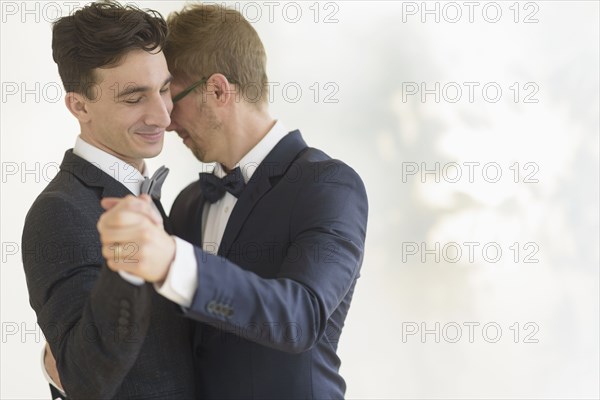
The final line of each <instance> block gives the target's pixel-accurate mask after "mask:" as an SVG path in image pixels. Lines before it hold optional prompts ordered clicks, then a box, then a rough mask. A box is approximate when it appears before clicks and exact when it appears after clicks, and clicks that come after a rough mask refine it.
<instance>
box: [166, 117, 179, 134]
mask: <svg viewBox="0 0 600 400" xmlns="http://www.w3.org/2000/svg"><path fill="white" fill-rule="evenodd" d="M177 129H179V125H178V124H177V120H176V117H175V115H173V114H171V123H170V124H169V126H167V128H166V130H167V131H169V132H172V131H176V130H177Z"/></svg>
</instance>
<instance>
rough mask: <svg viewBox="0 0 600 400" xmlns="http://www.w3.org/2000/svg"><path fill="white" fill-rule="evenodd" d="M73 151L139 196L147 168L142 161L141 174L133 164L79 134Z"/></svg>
mask: <svg viewBox="0 0 600 400" xmlns="http://www.w3.org/2000/svg"><path fill="white" fill-rule="evenodd" d="M73 153H74V154H75V155H77V156H79V157H81V158H83V159H84V160H86V161H87V162H89V163H92V164H93V165H95V166H96V167H97V168H99V169H100V170H101V171H103V172H104V173H106V174H108V175H109V176H112V177H113V179H115V180H117V181H119V182H120V183H121V184H123V186H125V187H126V188H127V189H129V191H130V192H131V193H133V194H134V195H136V196H139V194H140V191H141V187H142V182H143V181H144V176H147V174H148V169H147V168H146V163H144V171H143V173H144V174H143V175H142V174H141V173H140V171H138V170H137V168H135V167H134V166H133V165H131V164H128V163H126V162H125V161H123V160H121V159H120V158H118V157H115V156H113V155H112V154H109V153H107V152H105V151H104V150H100V149H99V148H97V147H96V146H93V145H91V144H89V143H88V142H86V141H85V140H83V139H82V138H81V137H80V136H78V137H77V141H76V142H75V147H73Z"/></svg>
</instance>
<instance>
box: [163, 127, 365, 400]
mask: <svg viewBox="0 0 600 400" xmlns="http://www.w3.org/2000/svg"><path fill="white" fill-rule="evenodd" d="M204 204H205V200H204V196H203V194H202V191H201V190H200V185H199V184H198V183H197V182H196V183H193V184H191V185H190V186H188V187H187V188H186V189H185V190H184V191H183V192H182V193H181V194H180V195H179V197H178V198H177V199H176V200H175V203H174V204H173V208H172V211H171V222H172V223H173V227H174V230H175V234H176V235H178V236H180V237H182V238H183V239H185V240H187V241H189V242H191V243H194V244H196V245H197V246H200V244H201V243H202V229H201V228H202V210H203V207H204ZM367 213H368V204H367V195H366V192H365V187H364V185H363V183H362V180H361V179H360V177H359V176H358V175H357V174H356V172H354V170H352V169H351V168H350V167H348V166H347V165H346V164H344V163H342V162H341V161H339V160H332V159H331V158H330V157H328V156H327V155H326V154H325V153H323V152H322V151H320V150H317V149H314V148H309V147H307V145H306V143H305V142H304V140H302V136H301V135H300V132H299V131H294V132H291V133H289V134H288V135H287V136H286V137H284V138H283V139H282V140H281V141H280V142H279V143H278V144H277V145H276V146H275V148H274V149H273V150H272V151H271V152H270V153H269V154H268V155H267V157H266V158H265V160H264V161H263V162H262V163H261V164H260V165H259V166H258V168H257V169H256V171H255V172H254V174H253V176H252V179H251V180H250V182H249V183H248V185H247V187H246V189H245V190H244V192H243V193H242V194H241V195H240V197H239V199H238V201H237V203H236V205H235V207H234V209H233V210H232V212H231V217H230V218H229V222H228V224H227V226H226V228H225V232H224V234H223V239H222V241H221V244H220V247H219V250H218V256H214V255H211V254H208V253H205V252H203V251H202V249H201V247H196V248H195V253H196V262H197V268H198V288H197V291H196V293H195V296H194V299H193V302H192V305H191V307H190V309H189V311H188V316H189V317H190V318H193V319H195V320H197V321H199V324H198V326H199V329H198V330H197V332H196V335H195V343H194V346H195V352H196V361H197V375H198V378H197V379H198V383H199V385H198V390H199V395H200V396H201V397H205V398H211V399H225V398H227V399H233V398H236V399H266V398H269V399H292V398H294V399H308V398H313V399H339V398H343V397H344V393H345V390H346V384H345V382H344V379H342V377H341V376H340V374H339V367H340V359H339V358H338V356H337V354H336V350H337V344H338V339H339V337H340V334H341V331H342V328H343V326H344V320H345V319H346V315H347V313H348V309H349V307H350V302H351V300H352V294H353V292H354V286H355V284H356V280H357V279H358V276H359V272H360V267H361V264H362V259H363V251H364V242H365V234H366V225H367Z"/></svg>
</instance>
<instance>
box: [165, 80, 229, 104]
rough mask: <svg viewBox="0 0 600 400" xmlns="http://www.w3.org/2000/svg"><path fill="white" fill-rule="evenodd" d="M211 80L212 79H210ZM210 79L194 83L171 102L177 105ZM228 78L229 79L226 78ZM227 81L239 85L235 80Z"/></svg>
mask: <svg viewBox="0 0 600 400" xmlns="http://www.w3.org/2000/svg"><path fill="white" fill-rule="evenodd" d="M209 78H210V77H209ZM209 78H202V79H200V80H199V81H196V82H194V83H192V84H191V85H190V86H188V87H187V88H185V89H183V90H182V91H181V92H179V93H177V95H176V96H175V97H173V98H172V99H171V101H172V102H173V104H175V103H177V102H178V101H179V100H181V99H183V98H184V97H185V96H187V95H188V94H190V93H192V91H193V90H194V89H196V88H197V87H198V86H200V85H203V84H205V83H206V82H208V79H209ZM225 78H227V77H225ZM227 80H228V81H229V82H230V83H233V84H235V85H237V84H238V83H237V82H236V81H235V80H233V79H229V78H227Z"/></svg>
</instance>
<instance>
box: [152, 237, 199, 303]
mask: <svg viewBox="0 0 600 400" xmlns="http://www.w3.org/2000/svg"><path fill="white" fill-rule="evenodd" d="M172 237H173V238H174V239H175V246H176V247H175V259H174V260H173V262H172V263H171V267H170V268H169V273H168V274H167V279H165V281H164V282H163V284H162V285H158V284H156V283H155V284H154V288H155V289H156V291H157V292H158V293H159V294H160V295H162V296H164V297H166V298H167V299H169V300H171V301H172V302H174V303H177V304H179V305H180V306H182V307H190V306H191V305H192V300H193V299H194V294H195V293H196V289H197V288H198V281H197V279H198V265H197V263H196V255H195V254H194V246H193V245H192V244H191V243H188V242H186V241H185V240H183V239H180V238H178V237H177V236H172Z"/></svg>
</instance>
